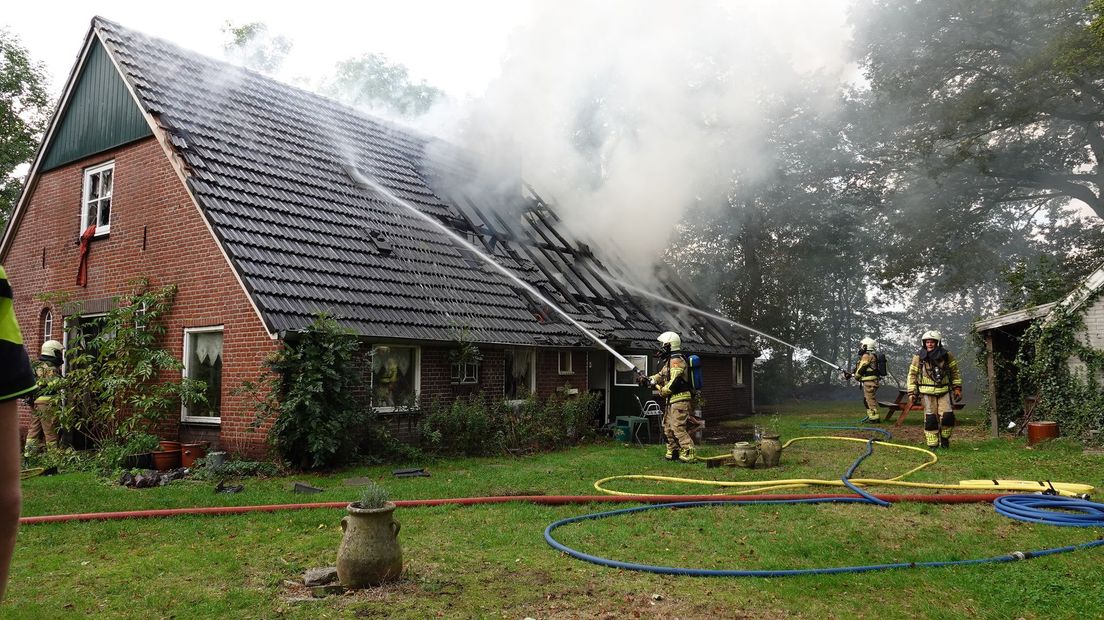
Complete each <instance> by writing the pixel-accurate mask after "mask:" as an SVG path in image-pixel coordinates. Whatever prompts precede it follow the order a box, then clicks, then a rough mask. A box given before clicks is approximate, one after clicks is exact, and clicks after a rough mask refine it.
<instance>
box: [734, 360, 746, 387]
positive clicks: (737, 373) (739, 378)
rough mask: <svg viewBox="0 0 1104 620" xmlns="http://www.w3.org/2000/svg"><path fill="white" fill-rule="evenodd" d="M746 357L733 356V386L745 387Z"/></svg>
mask: <svg viewBox="0 0 1104 620" xmlns="http://www.w3.org/2000/svg"><path fill="white" fill-rule="evenodd" d="M745 385H747V384H746V383H744V358H742V357H733V358H732V387H734V388H735V387H744V386H745Z"/></svg>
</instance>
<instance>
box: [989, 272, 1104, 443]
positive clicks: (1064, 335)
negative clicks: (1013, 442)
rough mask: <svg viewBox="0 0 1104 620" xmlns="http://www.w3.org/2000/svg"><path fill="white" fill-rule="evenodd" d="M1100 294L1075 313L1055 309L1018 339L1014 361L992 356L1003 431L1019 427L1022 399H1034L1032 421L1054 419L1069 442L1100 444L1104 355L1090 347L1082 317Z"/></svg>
mask: <svg viewBox="0 0 1104 620" xmlns="http://www.w3.org/2000/svg"><path fill="white" fill-rule="evenodd" d="M1101 293H1102V292H1101V291H1098V292H1096V293H1095V294H1093V295H1092V296H1091V297H1090V298H1089V299H1087V300H1086V301H1085V302H1084V303H1082V304H1081V305H1080V307H1078V308H1075V309H1070V308H1066V307H1057V308H1055V309H1054V311H1052V312H1051V314H1050V315H1049V316H1048V317H1047V318H1046V319H1045V320H1038V321H1035V322H1033V323H1032V324H1031V325H1030V326H1029V327H1028V329H1027V330H1026V331H1025V332H1024V335H1023V337H1022V338H1021V339H1020V343H1019V349H1018V351H1017V353H1016V356H1015V358H1014V359H1007V358H1006V357H1005V356H1002V355H996V354H995V355H994V360H993V362H994V369H995V371H996V380H997V391H998V394H999V395H1000V398H998V399H997V403H998V404H997V408H998V411H997V414H998V420H999V423H1000V424H1001V426H1002V427H1004V426H1006V425H1007V424H1008V422H1010V421H1012V422H1016V423H1017V424H1019V423H1020V422H1021V421H1022V418H1023V409H1022V407H1021V405H1022V403H1023V401H1024V398H1025V397H1028V396H1032V395H1037V396H1038V403H1037V404H1036V405H1035V412H1034V416H1033V418H1034V419H1035V420H1043V419H1046V420H1053V421H1055V422H1057V423H1058V424H1059V426H1060V427H1061V429H1062V434H1063V435H1066V436H1069V437H1077V438H1079V439H1081V440H1083V441H1086V442H1090V443H1101V442H1104V385H1102V383H1101V377H1104V351H1102V350H1100V349H1095V348H1093V347H1091V346H1089V344H1087V343H1086V342H1085V340H1086V338H1085V337H1084V334H1085V313H1086V312H1087V311H1088V309H1089V308H1092V307H1093V304H1094V302H1095V301H1096V300H1097V299H1099V298H1100V296H1101ZM975 337H977V338H978V340H979V341H980V340H981V338H980V336H978V335H977V334H975ZM979 351H984V347H983V346H982V347H979ZM1077 361H1079V362H1081V364H1072V365H1071V362H1077ZM979 362H980V363H981V364H984V363H985V354H984V353H980V354H979ZM986 402H989V401H988V399H987V400H986Z"/></svg>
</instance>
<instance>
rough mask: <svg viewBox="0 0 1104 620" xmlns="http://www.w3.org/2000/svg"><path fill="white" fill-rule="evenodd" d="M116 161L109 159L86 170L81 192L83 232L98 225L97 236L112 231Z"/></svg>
mask: <svg viewBox="0 0 1104 620" xmlns="http://www.w3.org/2000/svg"><path fill="white" fill-rule="evenodd" d="M114 177H115V162H113V161H109V162H107V163H106V164H100V165H99V166H94V167H92V168H88V169H87V170H85V171H84V191H83V193H82V194H81V196H82V198H81V227H80V229H81V232H82V233H83V232H84V231H85V230H87V229H88V227H89V226H95V227H96V236H97V237H98V236H100V235H106V234H107V233H108V232H110V231H111V190H112V186H113V185H114V183H113V181H114Z"/></svg>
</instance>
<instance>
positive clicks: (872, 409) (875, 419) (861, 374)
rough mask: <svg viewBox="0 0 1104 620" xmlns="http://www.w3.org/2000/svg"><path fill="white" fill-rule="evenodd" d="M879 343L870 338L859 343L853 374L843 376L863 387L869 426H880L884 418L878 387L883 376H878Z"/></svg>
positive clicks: (846, 373)
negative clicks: (881, 411) (879, 410)
mask: <svg viewBox="0 0 1104 620" xmlns="http://www.w3.org/2000/svg"><path fill="white" fill-rule="evenodd" d="M877 348H878V343H877V342H875V340H874V339H873V338H871V337H869V336H867V337H866V338H863V339H862V340H861V341H859V361H858V363H857V364H855V370H854V371H853V372H845V373H843V376H844V377H846V378H848V379H850V378H851V377H855V380H856V381H858V382H859V383H860V384H861V385H862V389H863V402H865V403H866V420H864V421H865V422H867V423H868V424H878V423H880V422H881V421H882V416H881V415H880V414H879V413H878V386H879V385H881V379H882V378H881V376H880V375H878V357H877V355H878V354H877V352H876V350H877Z"/></svg>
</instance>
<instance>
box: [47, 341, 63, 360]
mask: <svg viewBox="0 0 1104 620" xmlns="http://www.w3.org/2000/svg"><path fill="white" fill-rule="evenodd" d="M64 348H65V347H63V346H62V344H61V343H60V342H58V341H57V340H47V341H46V342H43V343H42V355H47V356H50V357H61V351H62V350H63V349H64Z"/></svg>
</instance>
